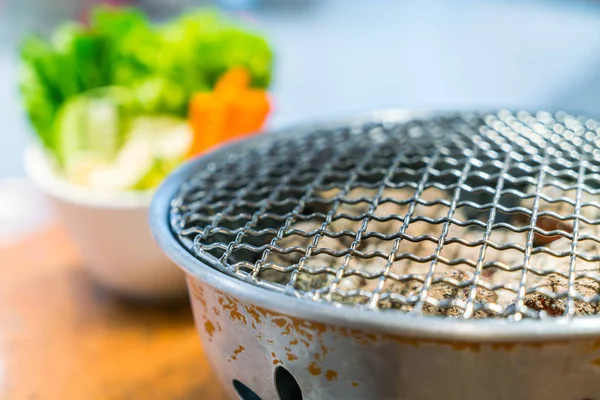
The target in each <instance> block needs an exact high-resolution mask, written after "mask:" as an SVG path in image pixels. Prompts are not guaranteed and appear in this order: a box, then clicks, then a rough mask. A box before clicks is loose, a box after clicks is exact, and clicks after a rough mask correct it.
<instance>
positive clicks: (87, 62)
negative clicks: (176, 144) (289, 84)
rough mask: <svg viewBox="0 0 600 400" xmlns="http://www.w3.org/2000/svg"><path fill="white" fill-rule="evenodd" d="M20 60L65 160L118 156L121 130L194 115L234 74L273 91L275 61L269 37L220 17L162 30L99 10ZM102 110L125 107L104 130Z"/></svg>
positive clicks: (30, 43)
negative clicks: (194, 102) (142, 121)
mask: <svg viewBox="0 0 600 400" xmlns="http://www.w3.org/2000/svg"><path fill="white" fill-rule="evenodd" d="M20 55H21V74H20V88H21V93H22V98H23V103H24V106H25V109H26V111H27V114H28V116H29V119H30V120H31V123H32V125H33V127H34V129H35V131H36V132H37V134H38V136H39V138H40V140H41V141H42V143H43V144H44V145H45V146H46V148H47V149H48V150H49V151H50V152H52V153H53V154H54V155H56V156H57V158H58V159H59V161H62V162H64V160H65V159H66V158H68V157H70V156H71V155H72V153H76V152H79V151H84V150H85V151H86V152H87V151H97V152H99V153H102V155H103V156H104V155H105V154H114V153H115V151H116V150H118V147H119V146H122V144H123V143H124V142H125V140H126V139H127V138H126V136H123V135H122V134H121V133H118V132H120V131H116V130H115V129H116V128H115V126H117V125H123V126H124V125H126V124H127V123H128V122H127V121H128V120H129V119H131V118H133V117H134V116H135V115H138V114H140V115H142V114H143V115H153V114H156V115H172V116H174V117H178V118H184V117H185V116H186V114H187V108H188V102H189V99H190V96H191V95H192V94H193V93H194V92H198V91H208V90H211V89H212V87H213V86H214V85H215V83H216V81H217V79H218V77H219V76H220V75H221V74H223V73H225V72H226V71H227V70H228V69H230V68H232V67H238V66H241V67H245V68H246V69H247V70H248V71H249V73H250V75H251V77H252V84H253V85H254V86H256V87H260V88H266V87H268V85H269V83H270V78H271V76H270V73H271V68H272V62H273V60H272V58H273V56H272V52H271V48H270V47H269V44H268V43H267V42H266V41H265V40H264V38H262V37H261V36H259V35H256V34H253V33H249V32H248V31H247V30H246V29H245V28H242V27H240V26H239V25H238V24H237V23H236V22H234V21H231V20H229V19H227V18H225V17H223V16H222V15H220V14H218V13H216V12H214V11H203V10H197V11H193V12H191V13H188V14H185V15H183V16H181V17H180V18H178V19H176V20H173V21H170V22H167V23H166V24H163V25H153V24H151V23H150V22H149V21H148V19H147V18H146V16H145V15H144V13H142V12H141V11H139V10H136V9H132V8H109V7H100V8H97V9H95V10H94V11H93V12H92V14H91V15H90V22H89V26H84V25H82V24H77V23H67V24H64V25H63V26H61V27H60V28H59V29H57V30H56V31H55V32H54V34H53V35H52V37H51V38H50V40H47V39H45V38H42V37H40V36H32V37H29V38H27V39H26V40H25V41H24V42H23V43H22V46H21V54H20ZM100 88H102V90H100ZM104 88H106V89H104ZM99 90H100V91H99ZM123 93H128V94H127V95H126V96H125V97H127V98H128V99H129V100H127V102H128V106H127V107H125V108H124V106H123V99H124V98H125V97H124V95H123ZM98 96H100V97H101V98H102V103H98ZM90 99H95V100H94V101H91V100H90ZM98 104H104V105H107V104H113V105H118V109H119V110H120V111H119V112H118V113H117V114H116V115H117V117H118V118H119V121H118V122H117V123H116V125H115V123H113V124H112V125H110V124H108V126H107V125H106V123H105V122H100V125H97V119H98V118H99V117H98V115H99V114H98V113H97V110H98V107H99V106H98ZM125 109H126V112H124V110H125ZM82 121H83V122H82ZM125 131H126V129H125ZM102 136H107V137H102ZM109 137H110V139H109ZM84 144H85V145H84ZM114 146H116V147H115V148H113V147H114ZM109 150H110V151H109ZM63 164H64V163H63Z"/></svg>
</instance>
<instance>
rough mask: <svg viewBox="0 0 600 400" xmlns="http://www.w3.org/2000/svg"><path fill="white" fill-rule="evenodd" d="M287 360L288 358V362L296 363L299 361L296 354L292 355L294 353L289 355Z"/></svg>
mask: <svg viewBox="0 0 600 400" xmlns="http://www.w3.org/2000/svg"><path fill="white" fill-rule="evenodd" d="M287 358H288V361H296V360H297V359H298V356H296V355H295V354H292V353H287Z"/></svg>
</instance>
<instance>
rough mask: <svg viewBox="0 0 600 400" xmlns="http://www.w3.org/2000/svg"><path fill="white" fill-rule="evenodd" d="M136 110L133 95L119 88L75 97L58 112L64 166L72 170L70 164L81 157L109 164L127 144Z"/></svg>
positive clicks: (60, 151) (57, 144)
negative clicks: (90, 155) (128, 132)
mask: <svg viewBox="0 0 600 400" xmlns="http://www.w3.org/2000/svg"><path fill="white" fill-rule="evenodd" d="M136 109H137V106H136V103H135V97H134V96H133V94H132V93H131V92H130V91H128V90H127V89H124V88H120V87H107V88H101V89H95V90H92V91H88V92H86V93H84V94H82V95H79V96H76V97H73V98H72V99H71V100H69V101H68V102H67V103H65V105H64V106H63V107H62V108H61V110H60V111H59V114H58V117H57V120H56V125H55V132H56V137H57V143H56V147H57V154H58V160H59V162H60V163H61V165H63V167H65V169H68V168H67V167H69V168H70V165H71V164H73V163H72V162H70V160H71V159H72V158H77V159H78V158H81V154H82V153H85V154H94V157H95V158H97V159H101V160H105V161H107V162H108V161H110V160H111V159H113V158H114V157H115V156H116V154H117V152H118V151H119V149H120V147H121V146H122V145H123V143H124V142H125V140H126V135H127V131H128V128H129V124H130V119H131V117H132V115H133V114H134V113H135V111H136ZM67 172H68V173H70V172H71V171H67Z"/></svg>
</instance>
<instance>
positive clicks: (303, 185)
mask: <svg viewBox="0 0 600 400" xmlns="http://www.w3.org/2000/svg"><path fill="white" fill-rule="evenodd" d="M599 144H600V124H599V123H597V122H596V121H594V120H591V119H587V118H582V117H574V116H571V115H568V114H566V113H555V114H551V113H547V112H539V113H528V112H524V111H521V112H509V111H501V112H497V113H460V114H459V113H457V114H440V113H414V112H404V111H384V112H376V113H373V114H370V115H367V116H363V117H360V118H355V119H351V120H346V121H342V122H336V123H328V124H317V125H312V126H305V127H300V128H296V129H291V130H287V131H282V132H277V133H271V134H266V135H262V136H257V137H254V138H252V139H249V140H245V141H243V142H238V143H234V144H231V145H228V146H226V147H224V148H221V149H219V150H216V151H214V152H212V153H210V154H208V155H206V156H204V157H201V158H199V159H197V160H194V161H192V162H191V163H188V164H187V165H185V166H183V167H182V168H180V169H179V170H178V171H177V172H176V173H175V174H173V175H172V176H171V177H170V178H168V179H167V181H166V182H165V183H164V184H163V186H162V187H161V188H160V190H159V191H158V194H157V196H156V197H155V200H154V203H153V206H152V211H151V220H152V226H153V230H154V235H155V237H156V239H157V240H158V242H159V243H160V245H161V246H162V248H163V249H164V251H165V252H166V253H167V254H168V255H169V256H170V257H171V258H172V259H173V260H174V261H175V262H176V263H177V264H178V265H179V266H181V268H182V269H183V270H184V271H185V272H186V274H187V278H188V286H189V289H190V297H191V301H192V305H193V310H194V317H195V321H196V325H197V328H198V331H199V333H200V336H201V337H202V340H203V342H204V345H205V350H206V353H207V355H208V357H209V360H210V362H211V364H212V366H213V368H214V369H215V371H216V373H217V375H218V376H219V378H220V380H221V383H222V384H223V385H224V386H225V388H227V389H228V390H229V393H230V394H231V397H232V398H243V399H256V398H260V399H277V398H281V399H299V398H304V399H408V400H421V399H423V400H431V399H438V398H439V399H448V400H453V399H494V400H495V399H511V400H514V399H548V400H552V399H557V400H558V399H560V400H565V399H573V400H584V399H600V317H598V316H596V315H593V314H596V312H597V310H598V309H599V308H598V302H599V300H600V296H599V295H598V294H599V293H600V284H599V281H600V271H599V268H600V264H599V262H600V251H599V246H600V234H599V233H597V230H600V202H597V201H596V195H597V193H599V190H600V185H599V184H600V174H599V171H600V146H599Z"/></svg>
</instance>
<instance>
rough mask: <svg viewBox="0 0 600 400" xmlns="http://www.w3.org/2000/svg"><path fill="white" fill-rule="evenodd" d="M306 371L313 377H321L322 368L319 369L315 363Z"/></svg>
mask: <svg viewBox="0 0 600 400" xmlns="http://www.w3.org/2000/svg"><path fill="white" fill-rule="evenodd" d="M306 369H307V370H308V372H309V373H310V374H311V375H314V376H319V375H321V367H319V366H318V365H317V363H315V362H312V363H310V365H309V366H308V367H307V368H306Z"/></svg>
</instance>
